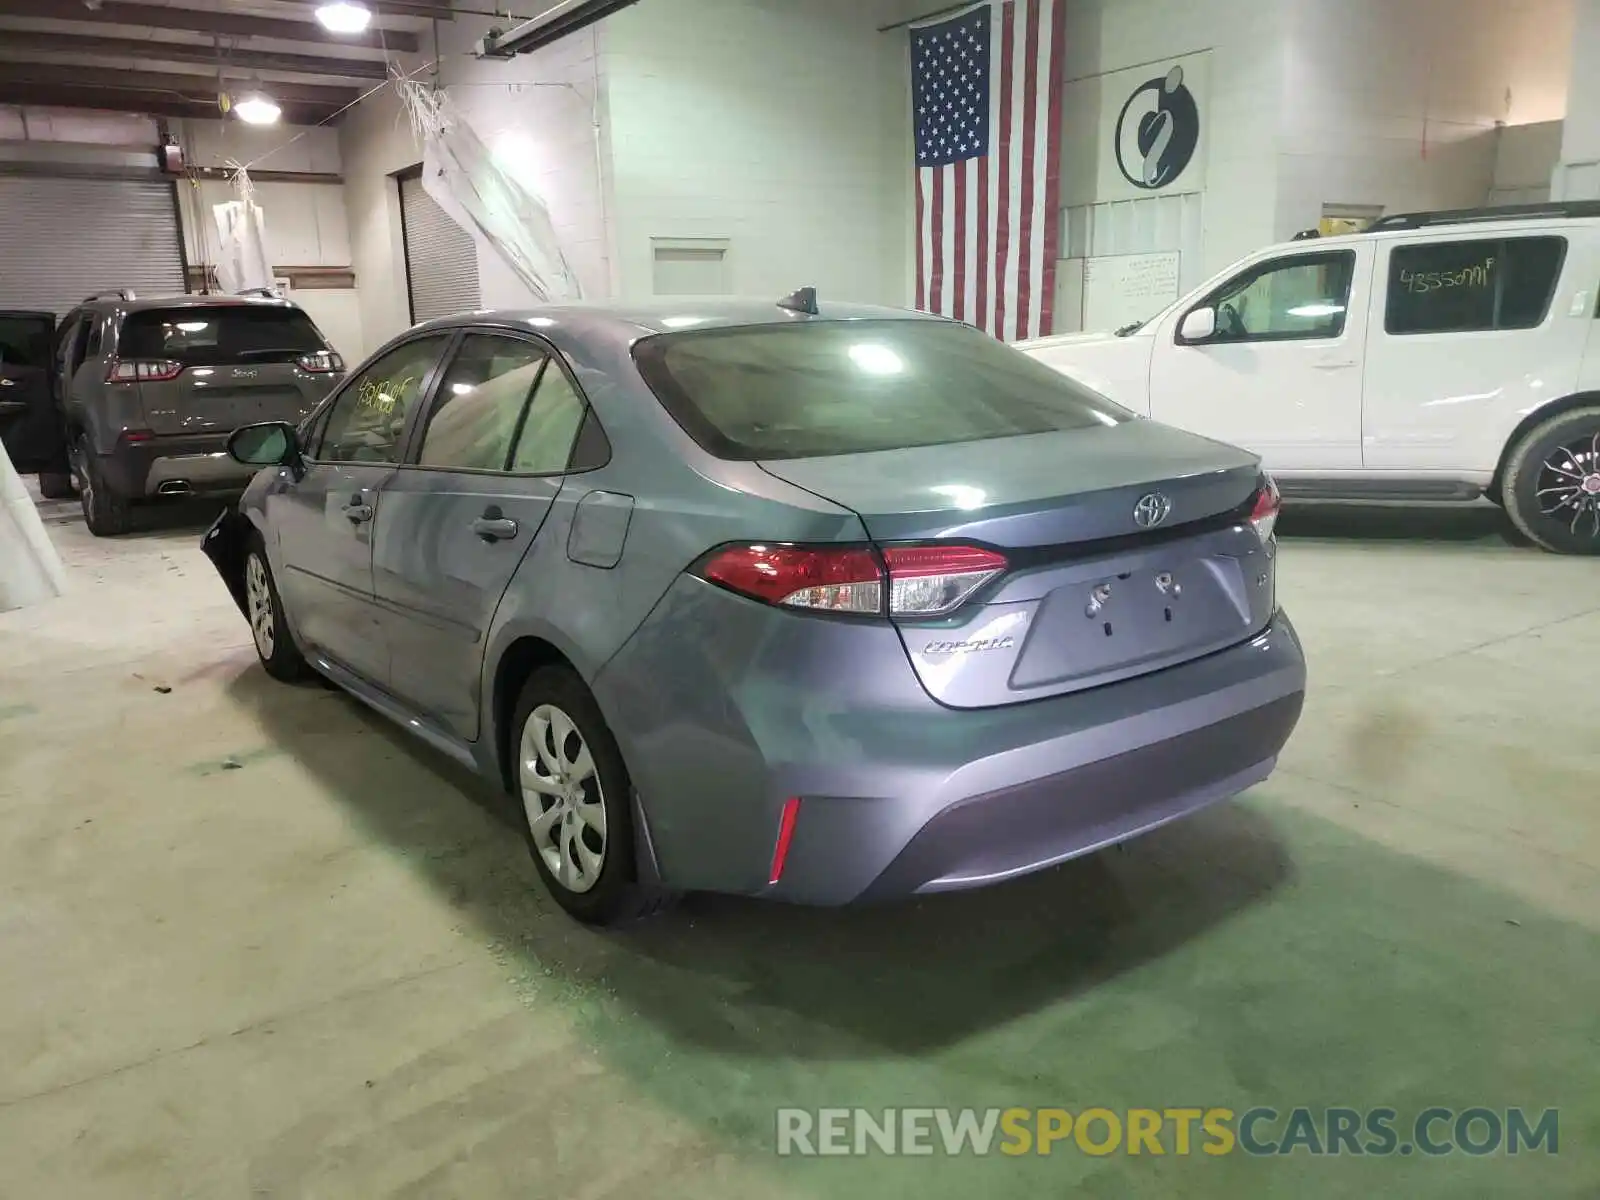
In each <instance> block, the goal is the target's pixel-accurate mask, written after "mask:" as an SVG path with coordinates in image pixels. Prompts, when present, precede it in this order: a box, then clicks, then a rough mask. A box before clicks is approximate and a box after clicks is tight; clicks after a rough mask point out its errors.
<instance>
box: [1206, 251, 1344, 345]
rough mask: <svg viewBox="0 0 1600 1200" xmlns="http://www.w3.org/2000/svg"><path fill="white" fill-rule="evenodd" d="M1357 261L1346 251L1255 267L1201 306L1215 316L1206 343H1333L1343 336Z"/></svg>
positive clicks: (1280, 259)
mask: <svg viewBox="0 0 1600 1200" xmlns="http://www.w3.org/2000/svg"><path fill="white" fill-rule="evenodd" d="M1355 262H1356V256H1355V255H1354V254H1352V253H1351V252H1350V251H1348V250H1336V251H1331V252H1329V253H1325V254H1300V255H1295V256H1294V257H1293V258H1278V259H1272V260H1271V261H1269V262H1265V263H1260V264H1258V265H1256V266H1254V267H1252V268H1251V269H1250V270H1248V271H1246V272H1245V273H1244V274H1242V275H1237V276H1235V277H1234V278H1233V279H1230V280H1229V281H1228V282H1227V283H1225V284H1223V285H1222V286H1221V287H1220V288H1218V289H1217V290H1216V291H1215V292H1213V293H1212V294H1211V295H1210V297H1208V298H1207V300H1206V303H1207V304H1209V305H1211V306H1212V307H1213V308H1215V309H1216V310H1217V331H1216V333H1215V334H1214V335H1213V336H1212V337H1211V338H1210V339H1208V340H1209V341H1210V342H1266V341H1291V340H1296V339H1303V338H1334V337H1338V336H1339V335H1340V334H1341V333H1343V332H1344V324H1345V313H1346V310H1347V309H1348V307H1349V304H1350V279H1351V276H1352V275H1353V274H1354V272H1355Z"/></svg>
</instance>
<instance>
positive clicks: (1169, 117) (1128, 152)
mask: <svg viewBox="0 0 1600 1200" xmlns="http://www.w3.org/2000/svg"><path fill="white" fill-rule="evenodd" d="M1199 144H1200V108H1199V106H1198V105H1197V104H1195V101H1194V93H1193V92H1191V91H1190V90H1189V89H1188V87H1187V86H1186V85H1185V84H1184V82H1183V68H1182V67H1173V68H1172V70H1170V71H1168V72H1167V73H1166V74H1165V75H1161V76H1158V77H1157V78H1155V79H1150V80H1146V81H1145V82H1144V83H1141V84H1140V85H1139V86H1138V88H1136V89H1135V90H1134V93H1133V95H1131V96H1129V97H1128V102H1127V103H1126V104H1124V105H1123V106H1122V115H1121V116H1119V117H1118V118H1117V142H1116V149H1117V167H1118V168H1119V169H1120V170H1121V171H1122V174H1123V177H1124V178H1125V179H1127V181H1128V182H1129V183H1131V184H1133V186H1134V187H1136V188H1143V189H1144V190H1146V191H1155V190H1157V189H1158V188H1164V187H1166V186H1167V185H1168V184H1169V183H1171V182H1173V181H1174V180H1175V179H1177V178H1178V176H1180V175H1182V174H1183V172H1184V168H1185V167H1187V166H1188V165H1189V160H1190V159H1192V158H1193V157H1194V152H1195V148H1196V147H1197V146H1198V145H1199Z"/></svg>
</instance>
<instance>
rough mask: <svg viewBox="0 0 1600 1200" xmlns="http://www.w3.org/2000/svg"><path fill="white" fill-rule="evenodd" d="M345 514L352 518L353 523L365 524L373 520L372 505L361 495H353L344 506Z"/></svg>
mask: <svg viewBox="0 0 1600 1200" xmlns="http://www.w3.org/2000/svg"><path fill="white" fill-rule="evenodd" d="M344 515H345V516H347V517H349V518H350V522H351V524H353V525H365V524H366V523H367V522H368V521H370V520H372V515H373V512H372V505H370V504H368V503H367V502H366V499H365V498H364V497H361V496H353V497H351V499H350V503H349V504H346V505H345V506H344Z"/></svg>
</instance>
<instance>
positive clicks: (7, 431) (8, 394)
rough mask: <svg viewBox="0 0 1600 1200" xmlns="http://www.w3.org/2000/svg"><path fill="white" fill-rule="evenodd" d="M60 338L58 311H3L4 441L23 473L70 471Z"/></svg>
mask: <svg viewBox="0 0 1600 1200" xmlns="http://www.w3.org/2000/svg"><path fill="white" fill-rule="evenodd" d="M55 336H56V319H55V315H54V314H53V313H47V312H7V311H0V444H4V446H5V448H6V453H7V454H8V455H10V457H11V462H12V465H13V466H15V467H16V469H17V471H18V472H19V473H22V474H27V473H30V472H34V471H65V469H66V444H65V435H64V430H63V427H62V422H61V414H60V409H59V407H58V406H57V404H56V398H55V369H56V368H55Z"/></svg>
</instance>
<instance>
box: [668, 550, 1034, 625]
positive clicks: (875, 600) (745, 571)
mask: <svg viewBox="0 0 1600 1200" xmlns="http://www.w3.org/2000/svg"><path fill="white" fill-rule="evenodd" d="M1005 569H1006V559H1005V556H1004V555H1001V554H997V553H996V552H995V551H993V550H986V549H983V548H982V547H979V546H958V545H950V546H944V545H932V546H890V547H887V548H885V549H884V550H883V551H882V555H881V557H880V555H879V553H878V551H876V550H874V549H872V548H871V547H869V546H838V547H833V546H827V547H820V546H815V547H808V546H759V545H758V546H727V547H724V548H723V549H721V550H719V551H717V552H716V553H714V554H712V555H711V556H710V557H709V558H708V559H707V560H706V561H705V562H704V563H703V564H701V566H700V568H699V570H698V571H697V574H699V575H700V577H701V578H703V579H706V580H709V581H710V582H712V583H716V584H721V585H722V586H723V587H725V588H728V589H730V590H731V591H735V592H738V593H740V594H741V595H744V596H749V597H751V598H752V599H756V600H763V601H765V602H766V603H768V604H776V605H780V606H782V607H785V608H801V609H810V610H813V611H817V612H834V613H854V614H857V615H859V616H883V615H884V612H885V600H886V599H887V610H888V614H889V615H890V616H896V617H942V616H945V615H946V614H948V613H952V612H954V611H955V610H956V609H958V608H960V607H961V606H962V605H963V604H965V603H966V602H967V601H968V600H969V599H971V597H972V595H973V593H974V592H976V591H977V590H978V589H979V588H981V587H982V586H983V585H984V584H986V583H988V582H989V581H990V580H991V579H994V578H995V577H996V576H998V575H1000V574H1002V573H1003V572H1004V571H1005ZM886 584H887V587H886V586H885V585H886Z"/></svg>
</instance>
